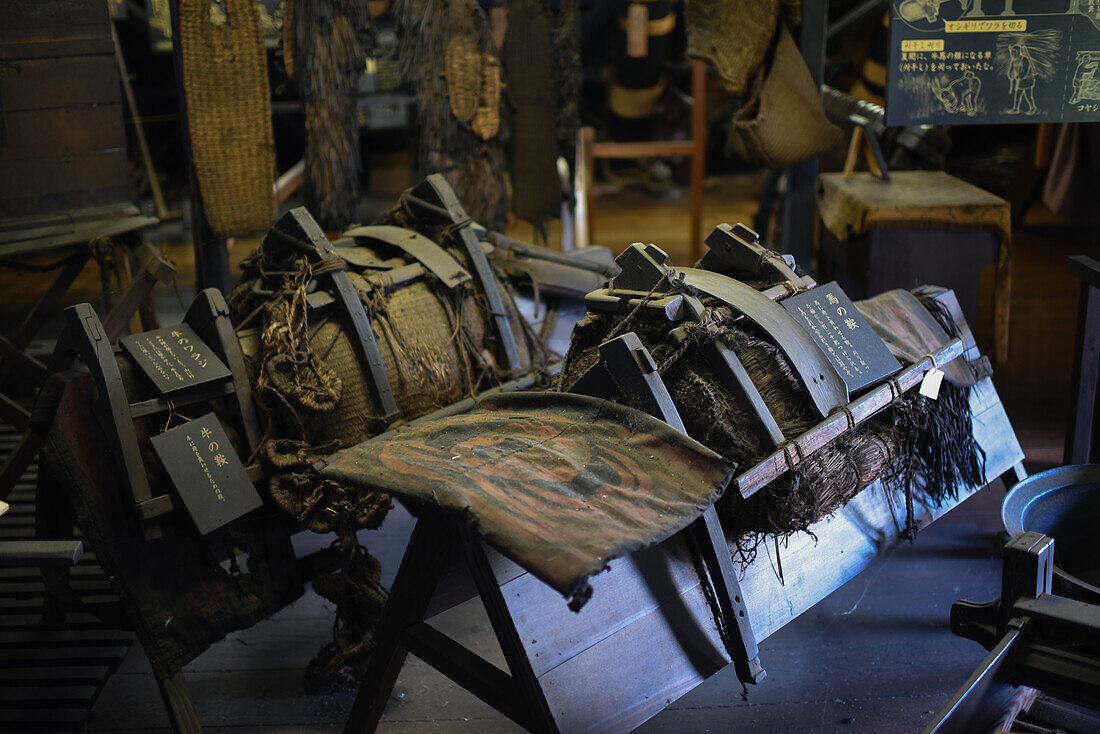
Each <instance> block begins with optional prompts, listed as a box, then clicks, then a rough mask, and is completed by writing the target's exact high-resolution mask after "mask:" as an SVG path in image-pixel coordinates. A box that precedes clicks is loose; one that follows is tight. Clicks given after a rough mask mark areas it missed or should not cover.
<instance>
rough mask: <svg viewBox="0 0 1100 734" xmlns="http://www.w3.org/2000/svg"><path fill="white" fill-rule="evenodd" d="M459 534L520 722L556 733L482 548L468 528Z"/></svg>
mask: <svg viewBox="0 0 1100 734" xmlns="http://www.w3.org/2000/svg"><path fill="white" fill-rule="evenodd" d="M459 533H460V535H461V537H462V549H463V551H464V552H465V554H466V563H467V564H468V565H469V567H470V573H471V575H472V576H473V577H474V585H475V586H477V590H478V592H479V594H480V595H481V602H482V604H484V605H485V611H486V613H487V614H488V615H489V622H490V623H491V624H492V626H493V632H494V633H495V634H496V638H497V642H499V643H500V650H501V652H502V653H504V660H505V661H506V662H507V663H508V670H509V672H510V673H511V678H512V681H513V683H514V685H515V686H516V687H517V688H518V693H519V695H520V697H521V698H522V699H523V707H522V708H523V711H524V714H525V716H524V718H525V719H526V720H525V721H524V722H522V723H523V724H524V725H525V726H527V727H528V728H529V729H531V731H535V732H539V733H540V734H556V733H557V731H558V728H557V725H556V724H555V723H554V716H553V714H552V713H551V712H550V706H549V704H547V702H546V696H545V695H543V692H542V686H541V685H540V684H539V681H538V678H537V677H535V671H534V670H533V669H532V667H531V660H530V658H528V657H527V651H526V650H525V649H524V648H523V641H522V640H520V638H519V633H518V632H516V625H515V622H513V621H512V614H511V612H509V611H508V604H507V602H505V601H504V595H503V594H501V592H500V585H499V584H498V583H497V579H496V576H495V575H494V574H493V568H492V566H491V565H490V564H489V559H488V558H487V557H486V556H485V548H484V546H482V544H481V541H480V540H479V539H478V538H476V537H475V536H474V534H473V531H472V530H470V529H469V528H468V527H467V526H465V525H462V526H460V528H459Z"/></svg>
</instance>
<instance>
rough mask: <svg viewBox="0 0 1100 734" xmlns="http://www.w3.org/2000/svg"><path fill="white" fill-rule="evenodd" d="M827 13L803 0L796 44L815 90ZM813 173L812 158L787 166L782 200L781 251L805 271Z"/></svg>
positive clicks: (809, 258) (821, 3)
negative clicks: (784, 194) (785, 188)
mask: <svg viewBox="0 0 1100 734" xmlns="http://www.w3.org/2000/svg"><path fill="white" fill-rule="evenodd" d="M828 15H829V14H828V2H827V1H826V0H806V2H804V3H803V4H802V28H801V30H800V32H799V37H798V45H799V48H800V49H801V50H802V56H803V57H804V58H805V59H806V66H808V67H809V69H810V76H811V77H812V78H813V80H814V86H815V87H817V88H819V89H820V87H821V80H822V76H823V74H824V69H825V32H826V28H827V25H828ZM819 93H820V92H819ZM817 174H818V165H817V159H816V158H814V159H812V160H808V161H803V162H801V163H796V164H794V165H793V166H789V167H788V168H787V194H786V198H785V199H784V201H783V252H786V253H788V254H790V255H794V259H795V261H796V262H797V263H798V264H799V265H801V266H802V268H803V269H804V270H805V271H806V272H810V271H811V270H812V269H813V254H814V246H813V244H814V243H813V237H814V218H815V216H816V205H815V198H814V197H815V194H816V192H817Z"/></svg>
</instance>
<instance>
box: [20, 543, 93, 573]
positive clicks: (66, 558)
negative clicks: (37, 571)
mask: <svg viewBox="0 0 1100 734" xmlns="http://www.w3.org/2000/svg"><path fill="white" fill-rule="evenodd" d="M83 553H84V543H83V542H81V541H79V540H0V568H16V567H21V566H39V567H42V566H75V565H76V562H77V561H79V560H80V556H81V555H83Z"/></svg>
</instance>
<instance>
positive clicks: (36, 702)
mask: <svg viewBox="0 0 1100 734" xmlns="http://www.w3.org/2000/svg"><path fill="white" fill-rule="evenodd" d="M96 691H97V687H96V686H94V685H92V686H88V685H76V686H74V685H67V686H58V685H50V686H43V687H40V688H9V687H7V686H0V711H4V710H9V711H14V710H20V709H24V710H25V709H35V708H45V707H49V708H70V709H71V708H79V709H83V710H87V709H88V707H89V706H90V705H91V703H92V699H94V698H95V694H96Z"/></svg>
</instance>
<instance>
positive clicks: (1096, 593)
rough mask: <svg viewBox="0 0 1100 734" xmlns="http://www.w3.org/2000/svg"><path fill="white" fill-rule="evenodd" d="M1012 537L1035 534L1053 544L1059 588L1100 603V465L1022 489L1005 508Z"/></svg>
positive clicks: (1050, 475) (1054, 473) (1067, 469)
mask: <svg viewBox="0 0 1100 734" xmlns="http://www.w3.org/2000/svg"><path fill="white" fill-rule="evenodd" d="M1001 521H1002V522H1003V523H1004V526H1005V529H1006V530H1007V531H1008V534H1009V535H1016V533H1020V532H1023V531H1025V530H1030V531H1034V532H1038V533H1043V534H1044V535H1048V536H1050V537H1052V538H1054V575H1055V585H1056V586H1060V587H1062V590H1063V593H1067V594H1068V595H1071V596H1074V597H1076V598H1079V599H1081V600H1083V601H1092V602H1094V603H1095V602H1098V601H1100V465H1097V464H1082V465H1075V466H1063V467H1059V468H1057V469H1051V470H1049V471H1045V472H1042V473H1041V474H1036V475H1035V476H1033V477H1029V478H1028V479H1025V480H1024V481H1022V482H1020V483H1019V484H1017V485H1016V486H1015V487H1013V488H1012V491H1010V492H1009V493H1008V495H1007V496H1006V497H1005V499H1004V502H1003V503H1002V504H1001Z"/></svg>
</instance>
